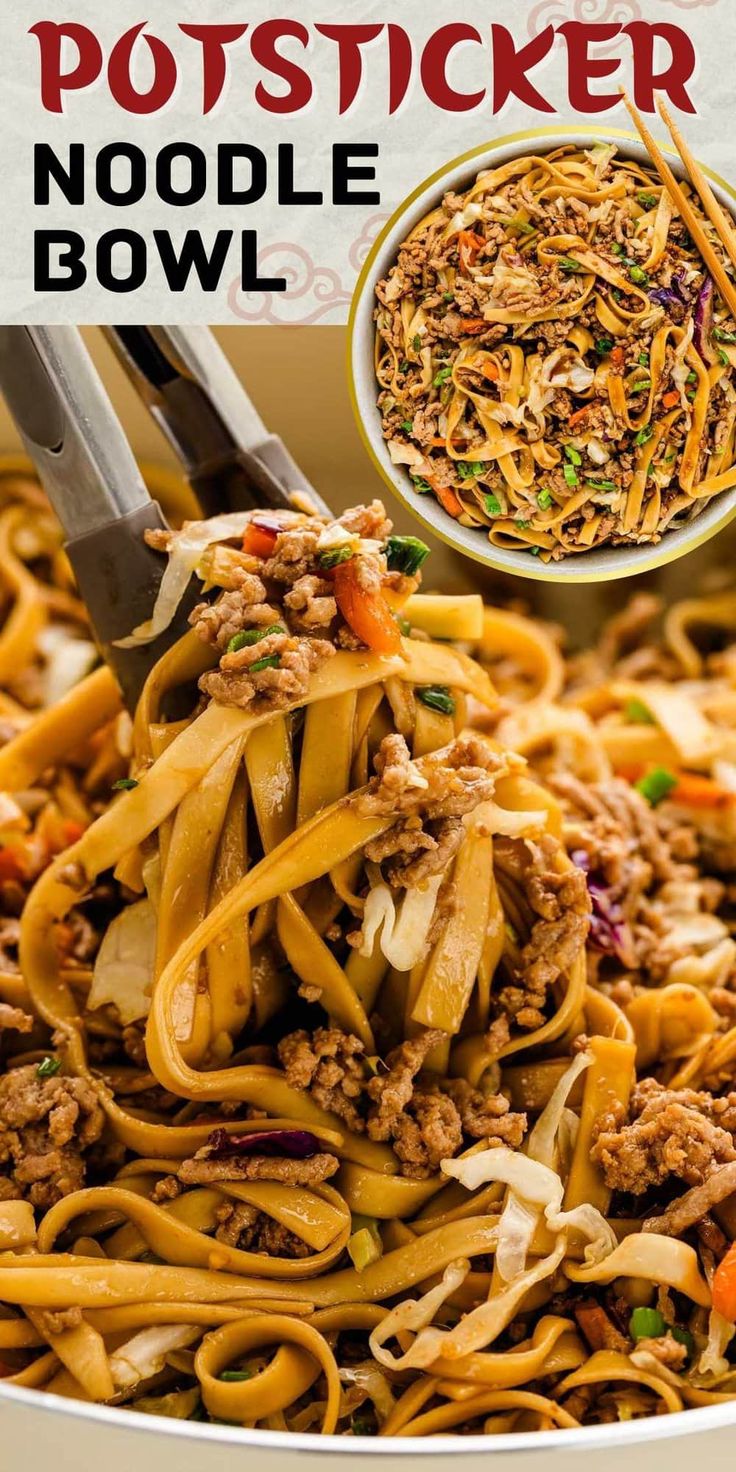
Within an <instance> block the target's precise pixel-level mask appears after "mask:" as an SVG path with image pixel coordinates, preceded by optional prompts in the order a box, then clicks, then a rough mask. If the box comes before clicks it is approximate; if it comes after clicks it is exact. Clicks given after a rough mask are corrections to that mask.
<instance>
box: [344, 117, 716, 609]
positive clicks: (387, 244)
mask: <svg viewBox="0 0 736 1472" xmlns="http://www.w3.org/2000/svg"><path fill="white" fill-rule="evenodd" d="M600 138H605V139H607V140H612V139H613V140H616V141H618V140H622V145H621V152H622V154H624V155H625V156H627V157H629V158H632V159H635V160H636V162H637V163H642V164H643V163H648V162H650V159H649V155H648V153H647V151H646V149H645V148H644V146H643V144H642V142H641V140H640V139H639V138H638V137H637V136H636V135H635V134H633V133H625V132H621V131H619V130H617V129H610V128H608V129H604V128H591V127H586V128H584V129H582V128H578V129H575V128H567V127H552V128H540V129H535V130H534V131H532V132H526V133H514V134H512V135H509V136H508V137H505V138H499V139H498V140H497V141H496V142H495V143H489V144H485V145H483V146H482V147H480V148H475V149H473V151H472V152H471V153H466V154H463V156H462V157H461V158H456V159H453V160H452V162H451V163H449V164H446V165H445V167H444V168H442V169H438V171H437V173H436V174H432V175H431V177H430V178H429V179H425V180H424V182H423V183H422V184H420V185H419V187H418V188H417V189H415V190H414V193H413V194H412V195H410V197H409V199H407V200H406V201H405V202H404V204H402V205H400V206H399V208H398V210H397V211H396V213H395V214H394V215H392V217H391V219H390V220H389V222H388V224H387V225H386V226H385V228H384V229H383V230H382V232H381V234H380V235H379V237H378V239H377V240H376V242H375V243H374V245H373V247H372V249H371V251H370V254H369V255H368V258H367V260H366V262H365V265H364V266H363V270H362V271H361V274H360V277H359V279H358V283H357V286H356V289H355V293H354V296H353V301H352V306H351V311H350V322H349V330H348V374H349V380H350V390H351V398H352V403H353V410H354V413H355V415H356V418H357V421H358V428H359V430H360V433H361V435H362V438H363V442H364V444H365V446H366V449H367V450H368V453H369V455H370V456H371V459H372V460H373V463H374V465H375V467H376V469H377V470H378V472H379V474H380V475H381V476H382V477H383V479H384V481H385V482H386V484H387V485H388V486H389V487H390V489H391V490H392V491H393V492H394V493H395V495H397V496H398V498H399V500H400V501H401V502H402V504H403V505H404V506H405V507H406V508H407V510H408V511H410V512H411V513H412V515H413V516H415V517H416V518H417V520H418V521H420V522H422V524H423V525H424V526H425V527H426V528H427V530H428V531H431V532H434V533H435V535H436V536H438V537H440V538H441V539H442V541H443V542H447V543H448V544H449V545H450V546H452V547H455V548H457V549H458V550H459V551H461V552H465V553H466V554H467V555H468V556H469V557H474V558H475V560H476V561H477V562H482V563H484V564H485V565H486V566H487V567H493V568H497V569H499V570H501V571H503V572H510V573H515V574H516V575H517V576H520V577H525V578H533V579H535V580H540V581H543V582H563V581H564V582H570V583H590V582H598V581H600V580H607V579H611V578H622V577H632V576H633V575H634V574H635V573H641V572H649V571H650V570H651V569H652V568H655V567H660V566H661V565H662V564H663V563H665V562H672V561H674V559H675V558H677V557H682V556H683V555H684V554H685V553H686V552H690V551H692V549H693V548H694V547H699V546H701V544H702V543H703V542H706V541H708V539H709V538H710V537H713V536H715V535H716V533H717V532H720V531H722V529H723V527H725V526H727V524H728V522H729V521H731V520H732V518H733V517H734V516H736V488H734V489H733V490H731V491H724V492H723V494H722V495H720V496H714V497H713V499H712V500H711V501H710V503H709V504H708V506H707V507H706V509H705V510H704V511H703V512H701V514H700V516H698V517H696V518H695V520H694V521H692V522H690V523H688V525H687V526H685V527H682V528H679V529H678V530H676V531H668V532H665V533H664V536H663V537H662V540H661V542H659V543H658V544H657V545H656V546H653V545H652V544H651V543H646V544H645V545H643V546H641V547H635V546H628V545H625V546H622V547H606V548H603V549H601V550H599V551H595V552H583V553H578V554H576V555H575V556H573V557H566V558H563V559H562V561H561V562H549V563H544V562H542V561H541V560H540V559H538V558H534V557H530V556H529V553H528V552H514V551H509V550H507V549H506V548H503V547H492V546H491V544H490V542H489V541H488V538H487V536H486V535H485V533H484V532H483V531H480V530H477V529H474V528H473V527H467V526H461V525H460V524H459V523H458V522H453V520H452V518H451V517H449V516H448V515H447V512H445V511H443V509H442V507H441V506H440V505H439V502H437V501H436V500H435V498H434V496H427V495H420V494H419V493H418V492H416V491H414V490H412V488H411V483H410V480H409V476H408V474H407V472H406V470H405V469H404V468H403V467H401V466H397V465H393V464H392V463H391V457H390V455H389V453H388V449H387V446H386V441H385V440H384V438H383V433H382V430H381V416H380V413H379V410H378V405H377V403H376V399H377V396H378V385H377V382H376V374H375V366H374V340H375V323H374V320H373V311H374V307H375V304H376V297H375V289H376V285H377V283H378V282H379V281H381V280H382V279H383V278H384V277H385V276H386V275H387V274H388V271H389V270H390V268H391V266H392V265H393V263H394V261H395V260H396V256H397V254H398V250H399V247H400V245H401V243H402V241H404V240H405V239H406V237H407V235H408V234H409V231H410V230H412V229H413V227H414V226H415V225H416V224H418V222H419V221H420V220H421V219H422V218H423V216H424V215H426V214H427V213H428V211H429V210H430V209H432V208H433V206H434V205H436V204H438V203H439V201H440V200H441V199H442V196H443V194H445V193H446V191H447V190H448V189H454V190H456V191H457V192H458V193H462V192H463V190H464V189H467V188H468V187H469V186H470V184H471V183H472V182H473V180H474V179H475V177H476V175H477V174H478V173H479V172H480V170H481V169H492V168H498V167H499V166H500V165H501V164H503V163H507V162H508V161H509V159H512V158H520V157H522V155H524V154H526V153H533V152H539V153H548V152H549V151H550V150H551V149H553V148H559V147H560V146H561V145H562V144H566V143H571V144H574V145H575V146H576V147H584V148H588V147H590V145H591V143H594V142H596V141H597V140H598V139H600ZM665 152H667V153H670V154H671V153H672V149H666V150H665ZM672 168H673V172H674V173H675V174H677V175H678V177H680V178H682V177H683V175H684V172H685V171H684V169H683V167H682V164H681V162H680V160H679V158H678V156H677V155H676V154H675V155H674V156H673V160H672ZM705 172H706V173H707V175H708V177H709V179H710V181H711V183H712V186H713V191H714V193H715V195H716V196H717V198H718V200H719V201H720V203H721V204H722V205H723V206H724V208H726V209H727V210H729V211H730V212H731V213H732V214H733V213H734V212H735V208H734V201H735V200H736V190H734V189H732V188H731V186H730V185H729V184H727V183H726V182H725V180H724V179H721V178H720V177H719V176H718V175H716V174H713V173H712V172H711V170H709V169H706V170H705Z"/></svg>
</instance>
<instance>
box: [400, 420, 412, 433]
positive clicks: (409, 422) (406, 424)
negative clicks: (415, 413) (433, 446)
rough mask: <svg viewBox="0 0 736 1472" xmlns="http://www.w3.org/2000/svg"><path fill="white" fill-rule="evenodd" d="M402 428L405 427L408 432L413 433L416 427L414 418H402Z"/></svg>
mask: <svg viewBox="0 0 736 1472" xmlns="http://www.w3.org/2000/svg"><path fill="white" fill-rule="evenodd" d="M401 428H402V429H405V430H406V433H407V434H411V433H412V431H413V429H414V420H413V419H402V421H401Z"/></svg>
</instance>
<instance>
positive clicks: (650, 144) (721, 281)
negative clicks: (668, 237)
mask: <svg viewBox="0 0 736 1472" xmlns="http://www.w3.org/2000/svg"><path fill="white" fill-rule="evenodd" d="M621 96H622V98H623V100H624V102H625V104H626V107H627V108H628V111H629V113H630V115H631V117H632V118H633V120H634V122H635V124H636V127H637V130H638V132H639V135H640V137H641V140H642V142H643V143H644V144H645V145H646V147H647V148H648V150H649V154H650V156H651V159H652V162H653V163H654V164H655V165H656V168H657V172H658V174H659V176H660V178H661V180H662V182H663V184H664V185H665V188H666V189H667V190H668V191H669V194H670V195H671V197H672V201H673V203H674V206H675V209H676V210H677V212H678V214H680V215H681V216H682V219H683V220H684V222H685V224H686V226H687V228H688V230H689V232H690V234H691V236H692V239H693V242H694V244H695V245H696V246H697V248H698V250H699V251H700V254H701V256H702V257H703V260H704V261H705V264H706V266H707V267H708V270H709V272H710V274H711V276H712V277H713V280H714V282H715V284H716V286H717V287H718V290H719V292H720V294H721V296H722V297H723V300H724V302H725V303H726V306H727V307H728V310H729V311H730V313H731V315H732V316H733V317H736V284H734V282H733V281H731V279H730V277H729V276H728V275H727V274H726V271H725V269H724V267H723V265H722V263H721V261H720V260H719V259H718V256H717V255H716V252H715V251H714V249H713V246H712V244H711V242H710V240H709V239H708V236H707V235H706V233H705V230H704V229H703V226H702V225H701V223H700V220H699V219H698V216H697V215H696V213H695V210H694V209H693V207H692V205H691V203H690V201H689V199H688V197H687V195H686V194H685V192H684V190H683V189H682V187H681V185H680V184H679V182H678V180H677V179H676V178H675V176H674V174H673V172H672V170H671V168H670V166H669V164H668V162H667V160H666V158H665V157H664V154H663V153H662V150H661V149H660V147H659V145H658V144H657V143H656V142H655V140H654V138H653V137H652V135H651V133H650V131H649V129H648V127H647V125H646V123H645V122H644V119H643V118H642V116H641V114H640V113H639V112H638V111H637V109H636V108H635V106H634V104H633V102H632V101H631V99H630V97H629V96H628V94H627V93H626V92H625V91H624V90H623V88H622V90H621ZM684 162H687V160H684ZM714 203H715V200H714ZM719 234H720V231H719ZM729 255H730V251H729ZM731 258H732V259H733V257H731Z"/></svg>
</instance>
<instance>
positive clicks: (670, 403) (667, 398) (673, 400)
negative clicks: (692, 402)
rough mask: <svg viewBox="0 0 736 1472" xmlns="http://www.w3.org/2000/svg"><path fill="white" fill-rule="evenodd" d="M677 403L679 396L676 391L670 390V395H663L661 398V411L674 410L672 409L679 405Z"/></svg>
mask: <svg viewBox="0 0 736 1472" xmlns="http://www.w3.org/2000/svg"><path fill="white" fill-rule="evenodd" d="M679 402H680V395H679V394H678V392H677V389H676V388H674V389H672V390H671V392H670V393H668V394H664V395H663V397H662V408H663V409H674V408H676V407H677V405H678V404H679Z"/></svg>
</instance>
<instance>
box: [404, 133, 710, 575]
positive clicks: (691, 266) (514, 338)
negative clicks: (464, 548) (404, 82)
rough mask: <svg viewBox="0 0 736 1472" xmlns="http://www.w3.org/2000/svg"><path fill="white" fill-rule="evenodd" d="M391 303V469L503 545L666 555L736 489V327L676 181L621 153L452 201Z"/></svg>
mask: <svg viewBox="0 0 736 1472" xmlns="http://www.w3.org/2000/svg"><path fill="white" fill-rule="evenodd" d="M691 203H692V207H693V209H694V211H695V212H696V214H697V215H698V218H701V217H702V221H703V226H704V229H705V231H706V233H707V236H708V239H709V240H712V242H713V247H714V250H715V251H716V254H717V256H718V258H719V259H722V260H723V263H724V269H727V270H728V271H729V272H732V269H733V268H732V266H731V263H730V261H728V260H727V258H726V254H725V251H724V250H723V247H722V245H721V242H720V241H719V239H718V236H717V235H716V232H715V230H714V228H713V227H712V225H711V224H710V223H709V222H708V220H707V219H706V218H705V215H704V214H703V211H702V209H701V208H700V204H699V201H698V200H697V197H693V198H692V200H691ZM377 296H378V306H377V308H376V324H377V330H376V374H377V378H378V383H379V386H380V393H379V398H378V403H379V408H380V411H381V415H382V423H383V433H384V436H385V438H386V440H387V443H388V450H389V454H390V456H391V459H392V461H393V462H394V464H396V465H399V466H405V467H406V468H407V472H408V474H409V475H410V476H411V480H412V482H413V485H414V489H415V490H416V491H417V492H418V493H420V494H421V493H423V494H430V495H434V496H435V497H436V499H437V500H438V501H439V502H440V504H441V505H442V506H443V507H444V509H445V511H446V512H448V514H449V515H450V516H451V517H453V518H455V519H456V520H458V521H460V522H462V523H463V525H465V526H474V527H477V528H478V529H479V531H485V532H486V533H487V535H488V537H489V539H490V541H491V543H492V544H493V545H494V546H496V547H504V548H509V549H512V550H514V551H526V552H529V553H531V554H533V555H535V556H540V557H541V558H542V559H543V560H544V561H549V560H551V559H559V558H561V557H566V556H571V555H573V554H579V553H583V552H586V551H589V550H591V549H593V548H598V547H603V546H606V545H608V544H622V543H635V544H641V543H645V542H658V541H659V540H660V539H661V537H662V534H663V533H664V532H665V531H666V530H667V528H668V527H676V526H681V525H683V524H684V523H685V522H687V521H689V520H691V519H692V518H693V517H694V516H697V515H698V514H699V513H700V512H701V511H702V510H703V509H704V507H705V505H706V504H707V502H708V500H709V499H710V498H711V497H712V496H715V495H718V494H719V493H720V492H722V491H725V490H729V489H731V488H732V487H733V486H734V485H736V468H735V467H734V430H735V427H736V394H735V393H734V387H733V374H732V370H733V367H734V364H736V324H734V322H733V320H732V319H731V317H730V314H729V313H728V312H727V310H726V308H725V306H724V305H723V303H722V302H721V299H720V297H719V296H718V293H717V292H716V290H715V288H714V283H713V280H712V279H711V277H710V275H709V274H708V271H707V269H706V267H705V265H704V262H703V261H702V259H701V258H700V256H699V254H698V252H697V251H696V249H695V247H694V245H693V243H692V240H691V238H690V236H689V234H688V232H687V230H686V228H685V224H684V222H683V220H682V219H681V218H680V216H679V214H678V213H677V212H676V210H675V208H674V205H673V201H672V200H671V198H670V196H669V194H668V193H667V190H666V189H665V188H664V187H663V185H662V183H661V181H660V179H659V177H658V175H657V173H656V171H655V170H654V169H653V168H652V167H650V166H647V167H641V166H640V165H638V164H637V163H634V162H633V161H632V160H630V159H627V158H625V157H621V156H620V155H619V153H618V151H617V149H616V148H615V147H614V146H613V145H607V144H597V145H595V146H594V147H592V148H590V149H576V148H573V147H571V146H567V145H566V146H564V147H560V148H556V149H553V150H552V151H551V152H550V153H547V154H533V155H529V156H526V157H523V158H517V159H513V160H512V161H511V162H509V163H506V164H504V165H502V166H501V167H500V168H496V169H487V170H484V171H483V172H482V173H480V174H479V175H478V177H477V178H476V179H475V181H474V183H472V184H471V186H470V187H469V188H468V189H466V190H464V191H463V192H462V193H454V192H450V193H448V194H447V195H446V196H445V198H444V200H443V201H442V202H441V203H440V204H438V205H437V206H436V207H435V208H434V209H432V210H430V212H429V213H428V214H427V215H426V216H425V217H424V218H423V219H422V220H420V221H419V223H418V224H417V225H415V226H414V228H413V229H412V231H411V233H410V234H409V235H408V237H407V239H406V241H405V242H404V243H403V245H402V246H401V248H400V250H399V253H398V257H397V260H396V263H395V264H394V265H393V266H392V267H391V269H390V270H389V272H388V275H387V277H386V279H385V280H384V281H382V282H380V283H379V285H378V287H377Z"/></svg>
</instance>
